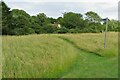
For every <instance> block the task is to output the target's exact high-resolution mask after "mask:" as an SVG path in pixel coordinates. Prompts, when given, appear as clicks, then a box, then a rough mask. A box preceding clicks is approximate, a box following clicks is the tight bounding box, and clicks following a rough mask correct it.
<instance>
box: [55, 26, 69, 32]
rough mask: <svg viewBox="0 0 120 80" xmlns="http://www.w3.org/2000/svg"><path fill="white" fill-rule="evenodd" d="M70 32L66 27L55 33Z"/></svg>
mask: <svg viewBox="0 0 120 80" xmlns="http://www.w3.org/2000/svg"><path fill="white" fill-rule="evenodd" d="M68 32H69V30H68V29H67V28H65V27H61V28H60V29H58V30H56V31H55V33H68Z"/></svg>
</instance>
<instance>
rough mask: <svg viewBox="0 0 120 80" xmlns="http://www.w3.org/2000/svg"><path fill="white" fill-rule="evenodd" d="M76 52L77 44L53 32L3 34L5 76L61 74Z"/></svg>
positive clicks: (21, 76)
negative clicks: (48, 33) (45, 33)
mask: <svg viewBox="0 0 120 80" xmlns="http://www.w3.org/2000/svg"><path fill="white" fill-rule="evenodd" d="M76 54H77V51H76V49H75V48H74V47H73V46H70V44H68V43H66V42H64V41H63V40H61V39H59V38H56V37H53V36H51V35H29V36H3V57H4V61H3V77H4V78H13V77H15V78H34V77H37V78H39V77H43V78H44V77H46V78H47V77H60V76H62V74H63V72H64V71H65V70H67V69H68V68H69V67H70V66H71V65H72V64H73V63H74V61H75V58H76V56H77V55H76Z"/></svg>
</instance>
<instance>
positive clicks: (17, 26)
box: [0, 2, 118, 35]
mask: <svg viewBox="0 0 120 80" xmlns="http://www.w3.org/2000/svg"><path fill="white" fill-rule="evenodd" d="M1 5H2V7H1V8H2V9H1V10H2V22H1V23H0V24H2V34H3V35H27V34H42V33H84V32H85V33H86V32H87V33H89V32H92V33H98V32H103V31H104V30H105V27H106V24H105V23H104V24H103V25H102V24H101V23H100V21H101V17H100V16H99V15H98V14H97V13H95V12H93V11H89V12H87V13H85V15H86V17H85V18H84V17H83V15H82V14H80V13H73V12H66V13H64V14H63V17H58V18H57V19H55V18H52V17H51V18H49V17H47V16H46V14H44V13H39V14H38V15H36V16H30V15H29V14H27V13H26V12H25V11H24V10H19V9H12V10H10V8H9V7H8V6H7V5H6V4H5V3H4V2H1ZM58 24H60V25H61V27H58ZM108 31H118V21H117V20H109V21H108Z"/></svg>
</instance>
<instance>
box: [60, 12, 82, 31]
mask: <svg viewBox="0 0 120 80" xmlns="http://www.w3.org/2000/svg"><path fill="white" fill-rule="evenodd" d="M82 21H83V20H82V15H81V14H78V13H73V12H68V13H64V15H63V18H62V20H61V24H62V26H65V27H66V28H68V29H72V28H76V27H77V26H80V27H82V26H81V25H82V24H81V22H82Z"/></svg>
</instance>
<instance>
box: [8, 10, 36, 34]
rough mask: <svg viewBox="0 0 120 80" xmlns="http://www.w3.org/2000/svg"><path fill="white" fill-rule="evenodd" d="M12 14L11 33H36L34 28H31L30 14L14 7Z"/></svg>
mask: <svg viewBox="0 0 120 80" xmlns="http://www.w3.org/2000/svg"><path fill="white" fill-rule="evenodd" d="M11 14H12V19H11V33H10V34H11V35H25V34H31V33H34V30H33V29H32V28H31V23H30V15H29V14H27V13H26V12H25V11H23V10H18V9H13V10H12V12H11Z"/></svg>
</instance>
